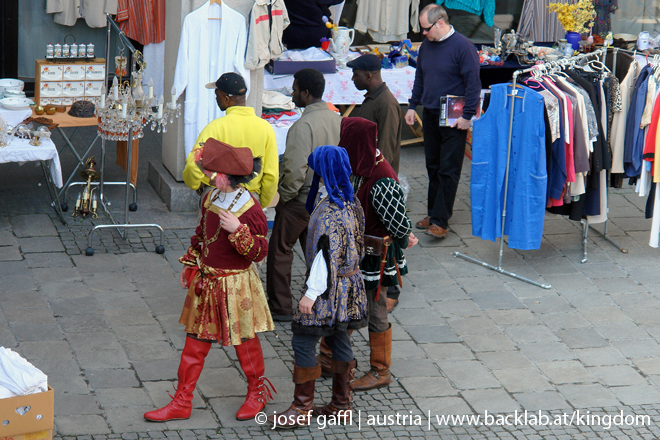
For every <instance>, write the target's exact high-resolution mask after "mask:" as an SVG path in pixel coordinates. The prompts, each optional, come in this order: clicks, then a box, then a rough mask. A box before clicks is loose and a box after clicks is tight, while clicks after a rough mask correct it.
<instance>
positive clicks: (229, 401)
mask: <svg viewBox="0 0 660 440" xmlns="http://www.w3.org/2000/svg"><path fill="white" fill-rule="evenodd" d="M244 401H245V398H244V397H243V398H241V397H224V398H222V399H209V404H210V405H211V408H213V412H214V413H215V415H216V416H217V417H218V419H219V420H220V426H222V427H223V428H233V427H236V428H239V427H245V426H256V425H257V424H256V422H255V421H254V420H250V421H247V422H244V421H240V420H236V411H237V410H238V408H240V407H241V405H242V404H243V402H244ZM289 405H290V403H289ZM286 408H288V406H286V405H282V404H280V405H273V406H271V407H269V408H268V412H267V414H268V415H271V414H273V413H272V412H271V411H276V410H277V411H284V410H285V409H286ZM169 423H170V422H168V424H169ZM216 426H217V422H216ZM246 438H249V437H246ZM289 438H293V437H292V436H290V437H289Z"/></svg>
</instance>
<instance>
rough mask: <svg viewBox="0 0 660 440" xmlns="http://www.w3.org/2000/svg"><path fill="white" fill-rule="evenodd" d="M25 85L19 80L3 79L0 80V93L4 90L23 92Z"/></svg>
mask: <svg viewBox="0 0 660 440" xmlns="http://www.w3.org/2000/svg"><path fill="white" fill-rule="evenodd" d="M24 86H25V83H24V82H23V81H21V80H20V79H12V78H3V79H0V93H2V92H4V91H5V90H23V87H24Z"/></svg>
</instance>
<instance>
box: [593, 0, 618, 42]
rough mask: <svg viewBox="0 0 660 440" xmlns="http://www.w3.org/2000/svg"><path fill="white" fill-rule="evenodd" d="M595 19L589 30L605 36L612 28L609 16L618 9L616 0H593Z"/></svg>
mask: <svg viewBox="0 0 660 440" xmlns="http://www.w3.org/2000/svg"><path fill="white" fill-rule="evenodd" d="M594 9H595V10H596V20H594V27H593V28H592V29H591V31H592V32H593V33H594V34H595V35H602V36H605V34H607V33H608V32H610V31H611V30H612V23H611V16H612V14H614V13H615V12H616V10H617V9H619V2H618V0H594Z"/></svg>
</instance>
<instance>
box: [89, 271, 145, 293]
mask: <svg viewBox="0 0 660 440" xmlns="http://www.w3.org/2000/svg"><path fill="white" fill-rule="evenodd" d="M81 273H82V276H83V281H84V283H85V284H87V285H88V286H89V288H90V290H92V292H99V293H103V292H134V291H136V290H137V289H136V287H135V285H134V284H133V283H132V282H130V281H129V280H128V279H127V278H126V277H122V276H119V277H118V276H117V275H116V274H115V273H114V272H93V273H83V272H82V271H81Z"/></svg>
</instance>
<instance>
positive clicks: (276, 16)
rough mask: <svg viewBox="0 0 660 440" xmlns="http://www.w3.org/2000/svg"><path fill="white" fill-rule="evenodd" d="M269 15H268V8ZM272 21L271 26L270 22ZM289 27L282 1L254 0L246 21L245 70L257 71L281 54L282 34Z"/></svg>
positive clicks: (282, 48) (287, 16)
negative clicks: (269, 8)
mask: <svg viewBox="0 0 660 440" xmlns="http://www.w3.org/2000/svg"><path fill="white" fill-rule="evenodd" d="M269 5H270V6H271V13H270V15H269V14H268V6H269ZM271 19H272V26H271V23H270V20H271ZM288 25H289V14H288V13H287V11H286V6H285V5H284V0H256V1H255V2H254V6H253V7H252V12H251V13H250V17H249V19H248V44H247V51H246V53H245V68H246V69H250V70H255V69H258V68H259V67H263V66H265V65H266V64H268V61H270V59H271V58H276V57H278V56H280V55H281V54H282V51H283V50H284V46H283V45H282V32H283V31H284V29H285V28H286V27H287V26H288Z"/></svg>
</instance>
